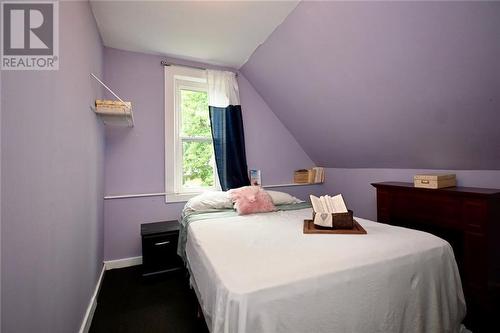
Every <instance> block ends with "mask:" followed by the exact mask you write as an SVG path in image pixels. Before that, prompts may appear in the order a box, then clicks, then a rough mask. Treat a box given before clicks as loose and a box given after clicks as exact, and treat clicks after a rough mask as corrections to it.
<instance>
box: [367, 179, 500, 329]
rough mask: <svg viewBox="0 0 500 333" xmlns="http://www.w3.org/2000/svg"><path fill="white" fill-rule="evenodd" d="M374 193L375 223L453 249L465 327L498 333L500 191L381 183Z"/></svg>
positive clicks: (499, 310) (499, 307) (499, 308)
mask: <svg viewBox="0 0 500 333" xmlns="http://www.w3.org/2000/svg"><path fill="white" fill-rule="evenodd" d="M372 185H373V186H374V187H375V188H376V189H377V216H378V221H379V222H382V223H388V224H393V225H398V226H403V227H408V228H412V229H418V230H423V231H427V232H430V233H433V234H435V235H436V236H439V237H441V238H443V239H445V240H447V241H448V242H449V243H450V244H451V245H452V247H453V251H454V253H455V257H456V260H457V264H458V267H459V270H460V276H461V278H462V285H463V289H464V293H465V298H466V302H467V317H466V320H465V325H466V326H467V327H468V328H469V329H471V330H472V331H473V332H474V333H476V332H500V330H499V329H498V328H499V327H500V325H499V324H498V318H495V315H500V305H499V303H500V301H499V299H500V189H485V188H470V187H449V188H442V189H437V190H434V189H424V188H416V187H414V186H413V184H412V183H398V182H383V183H374V184H372Z"/></svg>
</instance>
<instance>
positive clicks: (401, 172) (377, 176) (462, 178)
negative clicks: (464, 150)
mask: <svg viewBox="0 0 500 333" xmlns="http://www.w3.org/2000/svg"><path fill="white" fill-rule="evenodd" d="M430 172H446V173H454V174H456V175H457V185H458V186H469V187H486V188H500V171H499V170H422V169H341V168H330V169H327V170H326V184H325V191H326V192H328V193H330V194H338V193H342V196H343V197H344V199H345V200H346V202H347V205H348V206H349V208H350V209H352V210H353V211H354V214H355V215H356V216H359V217H363V218H367V219H371V220H375V221H376V220H377V198H376V191H375V188H374V187H373V186H371V185H370V184H371V183H375V182H383V181H400V182H408V183H411V182H413V176H414V175H416V174H418V173H430Z"/></svg>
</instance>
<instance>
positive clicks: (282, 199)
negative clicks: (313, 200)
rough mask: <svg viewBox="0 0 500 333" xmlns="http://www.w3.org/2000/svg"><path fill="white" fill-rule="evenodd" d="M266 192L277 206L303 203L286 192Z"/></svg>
mask: <svg viewBox="0 0 500 333" xmlns="http://www.w3.org/2000/svg"><path fill="white" fill-rule="evenodd" d="M266 192H267V194H269V195H270V196H271V199H273V203H274V204H275V205H290V204H296V203H299V202H302V200H300V199H297V198H296V197H294V196H291V195H290V194H288V193H285V192H278V191H266Z"/></svg>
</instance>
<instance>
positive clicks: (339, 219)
mask: <svg viewBox="0 0 500 333" xmlns="http://www.w3.org/2000/svg"><path fill="white" fill-rule="evenodd" d="M316 214H322V213H316V212H314V211H313V221H314V217H315V216H316ZM323 214H327V213H323ZM332 226H333V227H332V229H352V228H354V219H353V213H352V210H348V211H347V213H336V214H332ZM324 228H325V229H328V228H327V227H324Z"/></svg>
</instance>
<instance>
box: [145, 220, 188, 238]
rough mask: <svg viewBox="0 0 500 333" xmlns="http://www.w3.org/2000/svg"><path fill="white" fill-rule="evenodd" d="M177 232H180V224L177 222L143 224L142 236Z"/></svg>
mask: <svg viewBox="0 0 500 333" xmlns="http://www.w3.org/2000/svg"><path fill="white" fill-rule="evenodd" d="M177 230H179V222H178V221H177V220H171V221H163V222H154V223H143V224H141V235H142V236H146V235H153V234H161V233H164V232H172V231H177Z"/></svg>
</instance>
